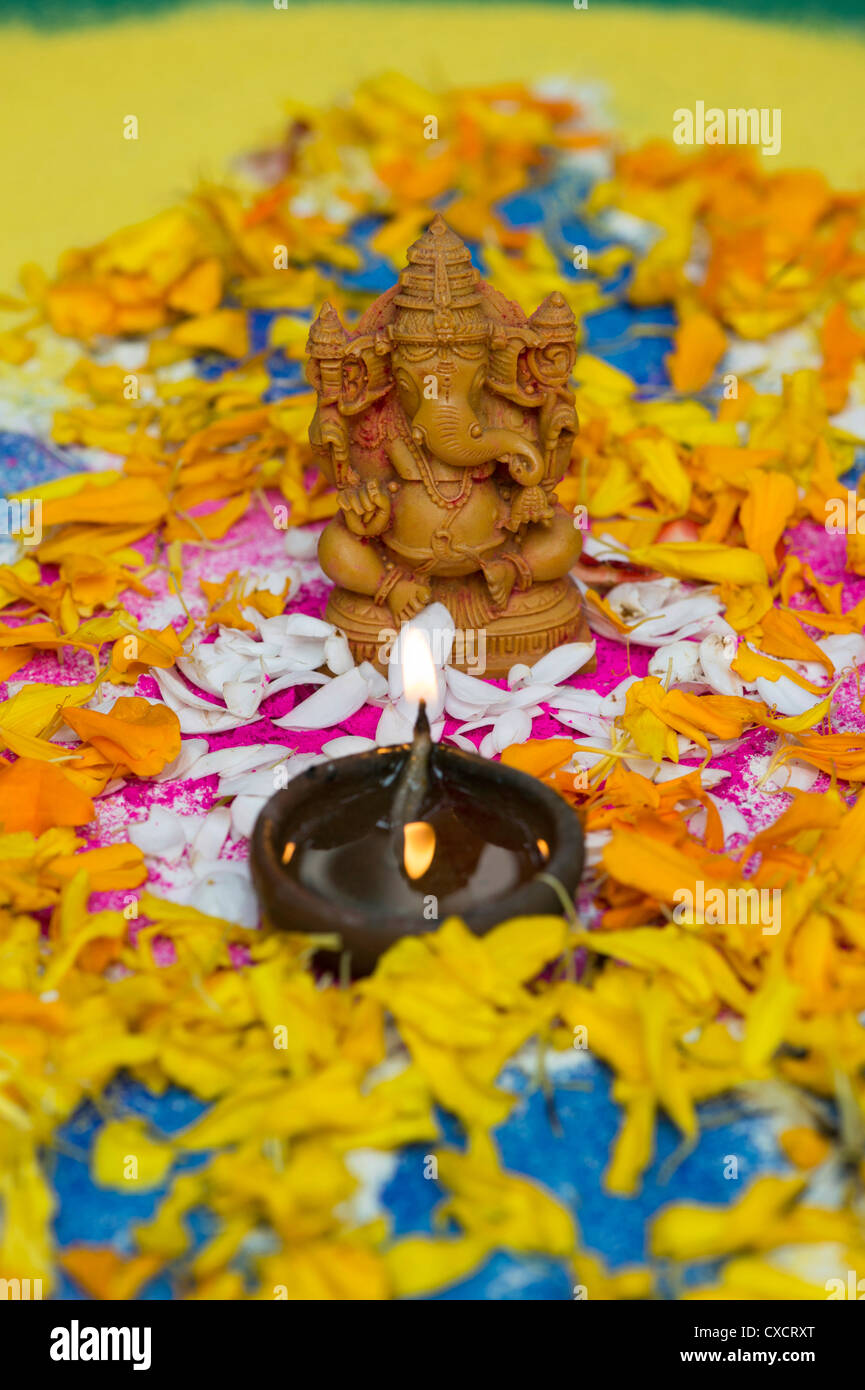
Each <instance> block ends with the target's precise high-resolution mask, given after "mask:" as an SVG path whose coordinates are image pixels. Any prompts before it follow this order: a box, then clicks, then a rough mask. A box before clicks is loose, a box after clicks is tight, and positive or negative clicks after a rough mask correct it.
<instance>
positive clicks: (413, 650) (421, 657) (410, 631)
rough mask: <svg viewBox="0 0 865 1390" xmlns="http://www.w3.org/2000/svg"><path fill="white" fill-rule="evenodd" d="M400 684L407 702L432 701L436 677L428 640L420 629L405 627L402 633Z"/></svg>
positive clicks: (436, 691)
mask: <svg viewBox="0 0 865 1390" xmlns="http://www.w3.org/2000/svg"><path fill="white" fill-rule="evenodd" d="M402 683H403V689H404V691H405V695H406V699H407V700H426V701H428V702H429V701H430V700H434V699H435V698H436V696H437V694H438V677H437V675H436V668H435V662H434V661H433V655H432V649H431V648H430V644H429V638H428V637H427V635H426V633H425V632H424V631H423V629H422V628H419V627H407V628H405V629H404V631H403V633H402Z"/></svg>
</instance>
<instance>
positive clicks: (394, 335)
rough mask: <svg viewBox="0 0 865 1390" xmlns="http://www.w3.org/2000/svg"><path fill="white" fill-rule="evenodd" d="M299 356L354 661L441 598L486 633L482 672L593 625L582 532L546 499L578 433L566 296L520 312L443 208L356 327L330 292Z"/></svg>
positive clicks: (498, 670)
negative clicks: (586, 598)
mask: <svg viewBox="0 0 865 1390" xmlns="http://www.w3.org/2000/svg"><path fill="white" fill-rule="evenodd" d="M307 353H308V367H307V374H308V377H309V381H310V383H311V385H312V386H313V387H314V388H315V391H316V394H317V398H318V400H317V408H316V411H315V416H314V418H313V422H312V426H311V428H310V441H311V444H312V448H313V453H314V455H315V459H316V462H317V464H318V466H319V468H320V469H321V470H322V472H323V473H324V474H325V476H326V477H327V478H328V479H329V480H330V482H331V483H332V484H333V485H334V486H335V487H336V489H337V497H338V502H339V510H338V512H337V514H336V516H334V517H333V519H332V520H331V521H330V522H329V523H328V525H327V527H326V528H325V530H324V531H323V532H322V535H321V539H320V542H319V549H318V554H319V561H320V564H321V567H322V569H323V570H324V572H325V574H326V575H327V576H328V577H329V578H330V579H331V580H332V581H333V583H334V585H335V586H336V587H335V588H334V590H333V592H332V594H331V597H330V601H329V604H328V609H327V618H328V620H329V621H330V622H332V623H334V624H335V625H336V626H337V627H339V628H341V629H342V630H343V631H344V632H345V634H346V636H347V637H348V640H349V643H350V645H351V647H352V651H353V653H354V655H355V657H356V659H357V660H370V661H373V662H378V661H379V660H380V652H381V647H382V643H383V641H384V640H385V636H386V634H388V633H389V632H390V633H392V632H393V631H394V630H396V629H398V628H399V626H400V624H401V623H404V622H406V621H407V620H408V619H410V618H412V617H414V616H415V615H416V614H417V613H419V612H420V611H421V609H423V608H425V607H426V605H427V604H429V603H434V602H440V603H443V604H444V605H445V607H446V608H447V609H448V611H449V612H450V614H451V618H452V619H453V623H454V627H455V628H456V631H457V634H458V636H459V634H460V633H466V632H469V631H470V632H471V633H473V634H476V633H478V632H482V633H483V634H484V642H485V651H486V661H485V665H486V670H487V672H488V673H489V674H490V675H503V674H505V673H506V672H507V671H508V670H509V669H510V668H511V667H512V666H513V665H514V664H515V663H516V662H526V661H528V662H532V661H535V660H537V659H538V657H540V656H542V655H543V654H544V653H545V652H547V651H549V650H550V649H551V648H553V647H555V646H557V645H558V644H559V643H561V642H568V641H574V640H583V639H587V638H588V630H587V627H586V624H585V619H584V617H583V614H582V609H581V603H580V595H579V591H578V590H577V588H576V586H575V584H574V582H573V580H572V579H571V578H570V575H569V571H570V569H571V568H572V566H573V565H574V564H575V563H576V561H577V560H578V558H579V555H580V548H581V536H580V532H579V530H578V529H576V527H575V526H574V524H573V520H572V518H571V517H570V516H569V515H568V514H567V513H566V512H565V511H564V509H563V508H562V507H561V506H560V505H559V504H558V502H557V501H556V497H555V487H556V484H557V483H558V482H559V480H560V478H561V477H562V475H563V473H564V472H565V470H566V468H567V467H568V462H569V459H570V456H571V445H572V442H573V439H574V436H575V434H576V431H577V418H576V414H575V412H574V397H573V393H572V392H571V390H570V389H569V379H570V374H571V370H572V368H573V365H574V359H575V355H576V347H575V325H574V317H573V314H572V312H571V310H570V308H569V307H568V304H567V302H566V300H565V299H564V297H563V296H562V295H561V294H559V293H553V294H550V295H548V297H547V298H546V299H545V300H544V302H543V303H542V304H541V305H540V307H539V308H538V309H537V310H536V311H535V312H534V313H533V314H532V315H531V317H530V318H526V316H525V314H523V312H522V310H521V309H520V308H519V307H518V306H517V305H516V304H513V303H511V302H510V301H509V300H507V299H505V298H504V296H503V295H501V294H500V293H499V292H498V291H497V290H495V289H493V287H492V286H491V285H489V284H487V283H486V282H485V281H483V280H482V279H481V278H480V276H479V274H478V272H477V271H476V270H475V269H474V267H473V266H472V263H471V257H470V254H469V251H468V248H467V247H466V246H465V245H464V244H463V242H462V241H461V240H460V238H459V237H458V236H457V235H456V234H455V233H454V232H453V231H452V230H451V229H450V228H449V227H448V226H447V224H446V223H445V222H444V221H443V219H442V218H441V217H440V216H436V217H435V218H434V220H433V222H432V223H431V225H430V227H429V228H428V230H427V231H426V232H425V233H424V234H423V236H421V237H420V239H419V240H418V241H416V242H415V244H414V245H413V246H412V247H410V248H409V251H408V265H407V266H406V267H405V269H404V270H403V271H402V272H401V274H400V277H399V282H398V284H396V285H395V286H394V287H393V288H392V289H390V290H388V291H387V292H386V293H385V294H383V295H382V296H381V297H380V298H379V299H377V300H376V302H375V303H374V304H373V305H372V306H371V307H370V308H369V309H368V310H367V312H366V313H365V314H364V316H363V317H362V319H361V320H360V322H359V324H358V326H357V330H356V331H355V332H353V333H350V332H348V331H347V330H346V329H345V328H344V327H343V325H342V323H341V321H340V319H339V316H338V315H337V313H336V312H335V310H334V309H333V308H332V307H331V305H329V304H325V305H324V306H323V308H322V310H321V313H320V314H319V316H318V318H317V319H316V321H315V323H314V324H313V325H312V329H311V331H310V336H309V342H308V344H307ZM465 650H466V646H465V644H463V645H462V646H461V645H460V643H459V642H457V643H456V644H455V652H456V660H455V664H457V665H459V664H461V662H460V659H459V655H460V652H461V651H465Z"/></svg>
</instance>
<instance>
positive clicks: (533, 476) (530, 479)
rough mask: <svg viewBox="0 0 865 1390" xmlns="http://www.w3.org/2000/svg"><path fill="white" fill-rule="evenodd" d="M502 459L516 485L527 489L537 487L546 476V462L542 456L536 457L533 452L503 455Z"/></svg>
mask: <svg viewBox="0 0 865 1390" xmlns="http://www.w3.org/2000/svg"><path fill="white" fill-rule="evenodd" d="M502 457H503V459H504V461H505V462H506V463H507V465H508V472H509V473H510V475H511V477H512V478H513V480H514V482H515V483H519V485H520V487H525V488H529V487H532V488H533V487H537V485H538V484H539V483H540V481H541V479H542V478H543V476H544V460H543V459H542V458H541V456H540V454H537V456H535V453H534V451H533V452H532V453H531V454H529V453H525V454H503V455H502Z"/></svg>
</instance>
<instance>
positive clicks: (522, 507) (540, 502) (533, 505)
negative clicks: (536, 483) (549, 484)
mask: <svg viewBox="0 0 865 1390" xmlns="http://www.w3.org/2000/svg"><path fill="white" fill-rule="evenodd" d="M555 514H556V513H555V511H554V509H553V508H552V507H551V506H550V504H549V502H548V500H547V494H546V493H545V492H544V489H543V488H542V487H526V488H521V489H520V491H519V492H518V493H517V494H516V496H515V497H514V499H513V501H512V502H511V514H510V516H509V517H508V519H507V521H506V522H505V523H504V525H505V529H506V530H508V531H518V530H519V529H520V527H521V526H523V525H525V523H526V522H535V521H539V522H540V523H541V525H543V526H549V525H550V523H551V522H552V520H553V517H554V516H555Z"/></svg>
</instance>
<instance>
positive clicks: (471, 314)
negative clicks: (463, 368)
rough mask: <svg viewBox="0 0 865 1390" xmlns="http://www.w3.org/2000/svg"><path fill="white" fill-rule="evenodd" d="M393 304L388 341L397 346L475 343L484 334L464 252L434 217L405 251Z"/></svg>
mask: <svg viewBox="0 0 865 1390" xmlns="http://www.w3.org/2000/svg"><path fill="white" fill-rule="evenodd" d="M407 254H408V265H407V266H406V267H405V269H404V270H403V271H402V272H401V273H400V277H399V286H398V293H397V295H396V297H395V299H394V304H395V305H396V310H397V312H396V316H395V319H394V325H393V336H394V338H395V339H397V340H398V341H399V340H403V341H409V342H410V341H412V340H414V341H416V342H424V341H429V340H430V339H437V340H450V339H463V340H468V341H478V340H482V339H485V338H486V337H487V336H488V333H489V322H488V320H487V317H486V315H485V314H484V312H483V308H482V300H481V296H480V293H479V292H478V280H479V278H480V277H479V275H478V272H477V271H476V270H475V268H474V266H473V265H472V258H471V254H470V252H469V249H468V247H467V246H466V245H465V243H464V242H463V241H461V240H460V238H459V237H458V236H457V234H456V232H454V231H452V230H451V228H450V227H449V226H448V225H447V223H446V222H445V220H444V218H443V217H442V216H441V215H440V214H439V213H436V216H435V217H434V218H433V220H432V222H431V223H430V225H429V227H428V228H427V230H426V231H425V232H424V234H423V236H422V237H419V238H418V240H417V241H416V242H415V243H414V245H413V246H410V247H409V249H408V253H407Z"/></svg>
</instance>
